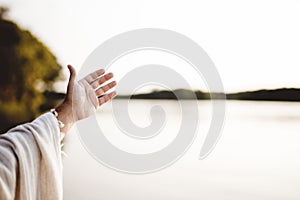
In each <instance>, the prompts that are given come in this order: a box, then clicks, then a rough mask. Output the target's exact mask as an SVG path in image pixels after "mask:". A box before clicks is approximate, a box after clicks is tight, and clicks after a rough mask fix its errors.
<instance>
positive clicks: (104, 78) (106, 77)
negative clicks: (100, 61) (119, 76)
mask: <svg viewBox="0 0 300 200" xmlns="http://www.w3.org/2000/svg"><path fill="white" fill-rule="evenodd" d="M113 77H114V75H113V73H108V74H105V75H104V76H101V77H100V78H98V79H97V80H95V81H94V82H93V83H92V84H91V86H92V88H93V89H97V88H98V87H99V86H100V85H102V84H103V83H105V82H106V81H108V80H110V79H111V78H113Z"/></svg>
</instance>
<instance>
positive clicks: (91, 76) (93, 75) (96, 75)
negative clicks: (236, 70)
mask: <svg viewBox="0 0 300 200" xmlns="http://www.w3.org/2000/svg"><path fill="white" fill-rule="evenodd" d="M104 73H105V70H104V69H99V70H97V71H94V72H93V73H90V74H89V75H87V76H86V77H84V80H86V82H88V83H89V84H91V83H92V82H94V81H95V80H96V79H97V78H99V76H102V75H103V74H104Z"/></svg>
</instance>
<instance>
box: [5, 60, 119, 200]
mask: <svg viewBox="0 0 300 200" xmlns="http://www.w3.org/2000/svg"><path fill="white" fill-rule="evenodd" d="M68 68H69V71H70V77H69V82H68V87H67V94H66V97H65V99H64V101H63V102H62V103H61V104H60V105H59V106H58V107H56V108H55V109H52V110H51V112H47V113H45V114H43V115H41V116H40V117H38V118H36V119H35V120H34V121H32V122H31V123H26V124H23V125H19V126H17V127H14V128H12V129H11V130H9V131H8V132H7V133H5V134H3V135H1V136H0V199H1V200H7V199H20V200H23V199H24V200H25V199H43V200H44V199H46V200H47V199H51V200H52V199H62V198H63V189H62V162H61V144H60V143H61V138H62V137H63V136H64V135H65V134H66V133H68V131H69V130H70V128H71V127H72V126H73V125H74V123H76V121H78V120H81V119H84V118H87V117H89V116H90V115H92V114H93V113H94V111H96V110H97V109H98V108H99V107H100V106H101V105H102V104H104V103H106V102H107V101H109V100H111V99H112V98H114V97H115V96H116V92H115V91H113V92H110V93H107V92H108V91H109V90H110V89H112V88H114V87H115V86H116V82H115V81H111V82H109V81H110V80H111V79H112V78H113V74H112V73H105V70H103V69H100V70H97V71H95V72H93V73H91V74H89V75H87V76H86V77H85V78H83V79H81V80H80V81H77V80H76V72H75V69H74V68H73V67H72V66H71V65H68Z"/></svg>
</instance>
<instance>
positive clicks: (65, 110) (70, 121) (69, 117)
mask: <svg viewBox="0 0 300 200" xmlns="http://www.w3.org/2000/svg"><path fill="white" fill-rule="evenodd" d="M55 110H56V112H57V114H58V116H57V119H58V120H59V121H61V122H62V123H63V124H64V126H63V127H62V128H61V129H60V131H61V133H64V134H66V133H68V132H69V130H70V129H71V128H72V126H73V125H74V123H75V120H74V117H73V112H72V104H71V103H68V102H65V101H64V102H63V103H62V104H60V105H59V106H58V107H56V108H55Z"/></svg>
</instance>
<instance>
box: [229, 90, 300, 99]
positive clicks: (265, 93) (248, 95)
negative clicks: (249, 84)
mask: <svg viewBox="0 0 300 200" xmlns="http://www.w3.org/2000/svg"><path fill="white" fill-rule="evenodd" d="M226 96H227V99H237V100H254V101H300V89H296V88H281V89H275V90H257V91H250V92H239V93H232V94H227V95H226Z"/></svg>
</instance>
